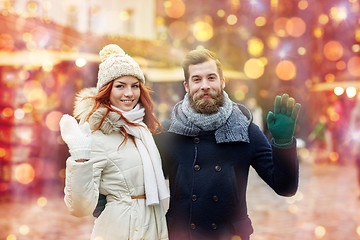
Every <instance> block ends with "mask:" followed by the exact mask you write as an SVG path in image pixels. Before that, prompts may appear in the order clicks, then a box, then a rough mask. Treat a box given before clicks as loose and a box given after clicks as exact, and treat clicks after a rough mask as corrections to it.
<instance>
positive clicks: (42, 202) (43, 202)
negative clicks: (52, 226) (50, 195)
mask: <svg viewBox="0 0 360 240" xmlns="http://www.w3.org/2000/svg"><path fill="white" fill-rule="evenodd" d="M47 202H48V200H47V198H46V197H39V198H38V199H37V205H38V206H39V207H45V206H46V205H47Z"/></svg>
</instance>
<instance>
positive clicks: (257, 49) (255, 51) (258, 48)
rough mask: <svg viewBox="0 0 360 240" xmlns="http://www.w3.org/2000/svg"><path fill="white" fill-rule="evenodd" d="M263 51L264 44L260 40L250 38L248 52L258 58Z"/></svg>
mask: <svg viewBox="0 0 360 240" xmlns="http://www.w3.org/2000/svg"><path fill="white" fill-rule="evenodd" d="M263 50H264V43H263V42H262V40H261V39H260V38H251V39H249V41H248V52H249V53H250V54H251V55H252V56H254V57H259V56H260V55H261V54H262V53H263Z"/></svg>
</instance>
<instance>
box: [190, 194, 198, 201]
mask: <svg viewBox="0 0 360 240" xmlns="http://www.w3.org/2000/svg"><path fill="white" fill-rule="evenodd" d="M191 200H192V201H193V202H195V201H196V200H197V196H196V195H195V194H193V195H192V196H191Z"/></svg>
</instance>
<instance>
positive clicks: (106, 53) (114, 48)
mask: <svg viewBox="0 0 360 240" xmlns="http://www.w3.org/2000/svg"><path fill="white" fill-rule="evenodd" d="M99 55H100V60H101V62H104V61H105V60H106V59H107V58H108V57H110V56H111V55H113V56H114V55H119V56H122V57H124V56H125V55H126V54H125V52H124V50H122V48H121V47H119V46H118V45H116V44H109V45H106V46H105V47H104V48H103V49H102V50H101V51H100V52H99Z"/></svg>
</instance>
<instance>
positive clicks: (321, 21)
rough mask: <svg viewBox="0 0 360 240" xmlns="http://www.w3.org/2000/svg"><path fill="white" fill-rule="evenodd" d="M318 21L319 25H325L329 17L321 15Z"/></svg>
mask: <svg viewBox="0 0 360 240" xmlns="http://www.w3.org/2000/svg"><path fill="white" fill-rule="evenodd" d="M318 21H319V23H320V24H322V25H325V24H327V23H328V22H329V17H328V15H326V14H321V15H320V16H319V20H318Z"/></svg>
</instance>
